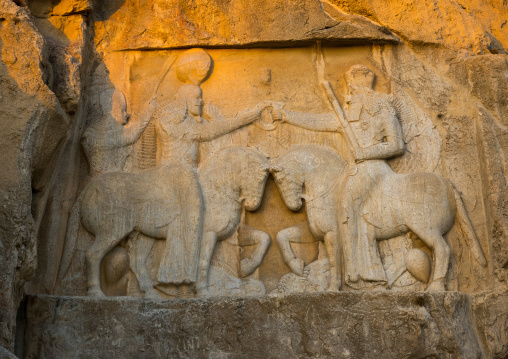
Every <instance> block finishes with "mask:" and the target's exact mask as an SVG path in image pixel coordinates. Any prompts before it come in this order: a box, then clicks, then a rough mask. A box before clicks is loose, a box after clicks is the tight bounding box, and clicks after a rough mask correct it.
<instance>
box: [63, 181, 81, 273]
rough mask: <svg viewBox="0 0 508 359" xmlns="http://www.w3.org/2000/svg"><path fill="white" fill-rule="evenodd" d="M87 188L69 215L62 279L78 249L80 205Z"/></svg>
mask: <svg viewBox="0 0 508 359" xmlns="http://www.w3.org/2000/svg"><path fill="white" fill-rule="evenodd" d="M84 193H85V190H83V191H81V193H80V194H79V196H78V198H77V199H76V202H74V205H73V206H72V209H71V213H70V215H69V221H68V222H67V231H66V233H65V243H64V249H63V252H62V259H61V260H60V268H59V271H58V278H59V279H60V280H61V279H62V278H63V277H64V276H65V273H67V270H68V269H69V266H70V265H71V261H72V257H73V255H74V250H75V249H76V243H77V242H78V233H79V224H80V220H79V215H80V211H79V209H80V207H81V202H82V201H83V195H84Z"/></svg>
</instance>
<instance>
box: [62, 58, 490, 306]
mask: <svg viewBox="0 0 508 359" xmlns="http://www.w3.org/2000/svg"><path fill="white" fill-rule="evenodd" d="M211 61H212V60H211V58H210V56H209V55H208V54H207V53H206V52H205V51H203V50H200V49H193V50H189V51H186V52H184V53H183V54H182V55H181V56H180V57H179V59H178V60H177V62H176V65H175V71H176V75H177V77H178V79H179V80H180V81H181V82H183V85H181V86H180V88H179V89H178V91H177V93H176V94H175V96H174V98H173V99H172V100H171V101H169V102H166V103H163V104H161V105H158V104H157V101H156V100H155V98H156V96H155V97H154V98H153V99H152V100H151V101H150V103H149V105H148V106H147V110H146V111H145V114H144V115H143V116H142V117H141V120H140V121H137V122H135V123H134V124H135V126H130V124H129V125H126V123H127V120H128V115H127V114H126V102H125V97H124V96H123V94H122V93H121V92H119V91H117V90H108V91H106V92H105V93H104V94H103V96H101V106H102V108H103V112H104V113H105V114H107V116H104V117H105V118H103V119H102V120H103V121H102V122H100V123H99V124H97V125H96V126H95V127H91V128H89V129H88V130H87V131H86V133H85V135H84V138H83V147H84V149H85V153H86V154H87V158H88V159H89V162H90V168H91V172H92V174H93V177H94V179H93V180H92V181H91V183H90V184H89V185H88V186H87V187H86V189H85V191H83V194H82V195H81V196H80V197H79V198H78V201H77V202H76V206H75V207H76V209H73V213H74V212H76V213H74V216H73V217H74V220H75V221H76V218H77V217H78V216H79V215H81V219H82V224H83V226H84V228H85V229H86V230H87V231H89V232H90V233H92V234H93V235H94V236H95V241H94V243H93V245H92V246H91V247H90V248H89V249H88V251H87V254H86V260H87V269H88V291H89V294H91V295H102V294H103V293H102V290H101V284H100V283H101V275H102V278H103V280H106V281H107V282H108V283H110V282H113V281H114V279H115V278H118V277H119V276H120V273H121V272H122V271H124V270H126V269H127V268H128V267H129V266H130V267H131V270H132V271H133V273H134V275H135V276H136V279H137V281H138V283H139V287H140V290H141V291H142V292H143V293H144V295H145V296H146V297H160V292H162V293H166V294H168V295H173V296H174V293H176V292H178V290H176V292H175V288H176V287H179V286H180V287H184V286H187V287H189V288H191V289H190V290H191V291H194V290H195V291H196V292H197V294H198V295H217V294H222V295H244V294H245V293H252V294H262V293H264V287H263V284H262V282H260V281H257V280H252V279H249V280H248V281H242V279H241V278H237V277H236V276H235V275H232V273H233V272H234V271H231V270H229V269H228V268H226V267H227V266H226V267H220V266H215V267H214V266H213V261H212V257H213V253H214V250H215V247H216V244H217V242H218V241H221V240H224V239H227V238H228V237H230V236H231V235H232V234H234V233H237V236H238V245H239V246H255V250H254V252H253V253H252V255H250V256H249V257H248V258H243V259H242V260H241V262H240V265H239V268H240V275H239V277H248V276H249V275H250V274H252V273H253V272H254V271H255V270H256V268H258V267H259V266H260V264H261V262H262V260H263V258H264V255H265V254H266V252H267V250H268V247H269V246H270V243H271V239H270V236H269V235H268V234H267V233H265V232H263V231H260V230H257V229H255V228H252V227H249V226H248V225H246V224H245V223H243V220H242V218H241V217H242V212H243V210H244V209H246V210H248V211H253V210H255V209H256V208H257V207H258V206H259V204H260V202H261V198H262V196H263V191H264V186H265V183H266V179H267V176H268V174H267V170H268V169H270V172H271V173H272V175H273V177H274V179H275V183H276V185H277V187H278V188H279V191H280V193H281V195H282V197H283V200H284V202H285V204H286V206H287V207H288V208H289V209H291V210H298V209H299V208H300V207H301V206H302V203H303V202H302V199H304V200H305V205H306V207H305V209H306V213H305V214H306V217H307V224H303V225H304V226H307V225H308V228H309V230H310V233H312V236H308V235H307V236H304V235H302V233H303V232H302V228H303V227H302V226H300V225H296V226H293V227H290V228H286V229H284V230H282V231H280V232H279V233H278V234H277V244H278V246H279V249H280V251H281V254H282V258H283V260H284V262H285V263H286V264H287V265H288V266H289V267H290V269H291V271H292V273H290V274H287V275H285V276H284V278H281V280H280V282H279V284H280V285H279V286H278V289H277V290H276V292H278V293H289V292H293V291H305V292H309V291H320V290H324V289H326V290H328V291H337V290H339V289H340V288H341V285H342V283H341V278H344V279H345V283H346V284H347V285H348V286H349V287H350V288H353V289H366V288H374V287H384V286H387V287H391V286H392V285H393V283H394V281H395V280H397V278H399V277H400V275H401V274H402V272H401V271H400V270H399V268H395V272H394V273H390V275H387V273H386V265H385V263H383V261H382V259H381V255H380V253H379V252H380V250H379V247H378V243H377V241H379V240H384V239H390V238H393V237H396V236H399V235H403V234H405V233H408V232H409V233H414V234H415V235H416V236H418V238H419V239H421V240H422V241H423V242H424V243H425V244H426V245H427V246H428V247H429V248H430V249H431V250H432V252H433V254H434V259H435V266H434V271H433V279H432V283H431V285H430V286H429V290H444V289H445V277H446V273H447V268H448V261H449V257H450V249H449V247H448V245H447V243H446V241H445V240H444V238H443V236H442V235H443V234H445V233H446V232H447V231H448V230H449V229H450V228H451V226H452V225H453V224H454V222H455V218H457V222H458V223H459V224H460V226H461V228H462V229H463V232H464V233H465V234H467V236H466V239H467V240H468V243H469V244H470V247H471V249H472V251H473V254H474V256H475V258H476V259H477V260H478V261H479V262H480V263H481V264H485V263H486V260H485V257H484V255H483V252H482V250H481V247H480V246H479V243H478V240H477V238H476V235H475V233H474V230H473V228H472V226H471V223H470V221H469V218H468V216H467V213H466V211H465V208H464V205H463V204H462V200H461V198H460V196H459V194H458V192H457V191H456V190H455V188H454V187H453V185H452V184H451V183H450V182H448V181H447V180H445V179H444V178H443V177H441V176H439V175H434V174H432V173H428V172H427V173H426V172H423V173H409V174H398V173H397V172H395V171H394V170H393V169H392V168H391V167H390V165H389V164H388V163H387V161H390V162H389V163H390V164H391V165H392V166H393V167H394V168H396V169H397V170H398V171H401V172H413V171H415V169H421V170H426V171H432V170H434V168H435V167H436V165H437V162H436V156H434V152H435V151H434V152H432V151H431V153H432V154H431V155H430V157H431V158H426V159H425V161H422V162H425V163H426V164H427V165H425V166H421V168H418V165H416V166H415V165H413V164H412V160H413V159H415V158H414V157H413V158H410V159H408V160H405V159H404V156H402V155H403V154H404V153H405V146H407V144H408V143H412V145H413V146H414V145H415V144H416V145H418V146H421V144H420V143H417V141H418V140H416V141H414V138H418V137H419V136H421V135H422V134H423V133H424V132H425V131H427V132H428V131H429V127H428V123H427V122H428V121H427V122H426V120H428V118H425V116H424V114H422V113H421V112H420V113H419V112H418V109H417V106H416V105H415V104H414V103H412V102H411V100H410V99H409V98H408V97H407V94H405V93H404V92H403V90H399V91H398V92H397V94H395V96H392V95H384V94H381V93H378V92H376V91H374V90H373V84H374V81H375V75H374V73H373V72H372V71H371V70H369V69H368V68H367V67H366V66H363V65H356V66H353V67H352V68H351V69H350V71H349V72H348V74H347V84H348V93H347V96H346V105H345V107H344V109H345V111H344V110H343V109H342V107H341V105H340V104H339V102H338V100H337V99H336V97H335V95H334V93H333V89H332V88H331V85H330V84H329V83H328V82H327V81H324V79H322V85H323V88H324V89H325V92H326V95H327V97H328V100H329V101H330V103H331V105H332V108H333V110H334V111H333V112H330V113H325V114H311V113H300V112H292V111H287V110H283V106H284V104H283V103H276V102H270V101H265V102H262V103H260V104H258V105H257V106H256V107H254V108H253V109H250V110H246V111H243V112H240V113H238V114H237V115H236V116H235V117H234V118H231V119H226V118H225V116H224V115H223V114H222V112H221V111H220V110H219V109H218V108H217V107H214V106H210V105H207V106H205V104H204V101H203V92H202V90H201V84H202V82H203V81H205V80H206V78H207V77H208V76H209V74H210V69H211ZM320 61H321V62H322V64H324V62H323V61H324V60H323V59H322V58H321V59H320ZM318 70H319V68H318ZM318 72H320V71H318ZM263 74H264V73H263ZM269 75H270V76H268V75H267V76H265V77H266V78H269V77H271V72H269ZM266 82H267V83H269V82H270V81H269V79H268V80H266ZM103 97H104V99H103ZM108 98H109V99H110V102H108ZM408 103H409V105H408ZM107 108H110V109H111V110H109V112H108V111H107V110H106V109H107ZM156 109H157V110H156ZM265 109H270V111H271V113H270V112H266V111H264V110H265ZM155 110H156V111H155ZM154 111H155V113H154ZM267 116H270V117H271V119H268V118H267ZM111 119H114V120H115V122H114V123H109V122H108V121H110V120H111ZM150 119H151V120H152V121H151V123H152V128H153V130H154V135H155V136H156V137H157V140H158V147H159V152H160V155H159V164H158V166H157V167H156V168H153V169H149V170H145V171H142V172H141V173H137V174H133V173H126V172H119V171H122V170H123V167H124V164H125V159H126V158H127V157H128V155H129V154H130V150H128V146H129V145H131V144H132V143H134V142H135V141H137V140H138V139H139V137H140V136H141V133H142V132H143V130H144V129H145V128H146V127H147V126H148V125H149V123H150ZM278 121H280V122H281V123H283V124H285V125H286V126H287V125H291V126H295V127H296V128H302V129H305V130H310V131H317V132H328V133H340V134H342V136H343V137H344V139H345V141H346V143H347V145H348V148H349V149H350V151H351V155H352V156H351V157H352V158H353V161H352V162H350V163H347V161H346V160H345V159H344V158H343V157H341V156H340V155H339V154H338V153H337V152H335V150H333V149H331V148H329V147H327V146H325V147H323V146H317V145H297V146H294V145H293V146H292V147H290V148H289V150H287V151H286V152H285V153H283V154H282V155H280V156H279V157H278V158H275V159H272V161H271V164H270V165H269V163H268V162H267V160H266V156H265V155H266V154H265V155H263V154H260V153H257V152H256V151H254V150H249V149H246V148H240V147H239V148H231V149H227V150H219V151H216V152H212V154H211V155H209V156H208V158H207V159H206V160H205V161H204V162H202V163H201V164H200V165H199V167H198V155H199V145H200V143H202V142H206V141H210V140H213V139H215V138H217V137H219V136H222V135H224V134H227V133H230V132H232V131H234V130H236V129H238V128H240V127H242V126H246V125H248V124H250V123H256V126H257V127H258V128H260V129H262V130H263V131H272V130H274V129H277V130H278V131H282V132H283V131H284V129H285V128H286V129H287V128H288V127H285V126H281V125H278V124H277V122H278ZM415 123H416V124H417V126H416V130H415V126H414V124H415ZM420 123H422V125H421V126H420V128H418V125H419V124H420ZM401 124H402V125H401ZM101 126H102V127H104V128H102V127H101ZM291 126H290V127H291ZM101 131H102V132H101ZM407 132H408V133H410V135H408V134H407ZM431 135H432V134H430V136H429V138H430V137H431ZM411 141H412V142H411ZM431 141H433V140H432V139H431ZM438 147H439V146H438ZM398 158H403V160H401V161H399V160H397V159H398ZM437 158H438V157H437ZM438 160H439V159H438ZM438 160H437V161H438ZM226 164H227V166H226ZM246 164H247V165H246ZM233 167H235V168H233ZM217 172H218V173H217ZM219 174H220V176H219ZM228 176H230V177H231V178H228ZM231 181H233V182H231ZM228 188H229V189H231V191H230V192H228V191H226V189H228ZM81 202H83V203H82V205H81V212H80V211H79V206H78V204H81ZM242 203H243V205H242ZM422 218H425V220H424V221H423V220H422ZM75 227H76V226H74V227H72V228H74V229H75ZM69 228H71V226H69ZM144 236H146V237H144ZM126 238H130V242H134V243H135V244H133V245H132V247H130V248H134V251H133V252H132V253H133V254H134V256H131V261H130V264H129V265H127V264H126V263H127V262H128V255H127V254H126V252H125V250H121V249H119V250H116V251H113V252H112V250H113V248H114V247H115V246H117V244H118V243H119V242H120V241H122V240H124V239H126ZM154 239H165V241H164V250H163V251H162V253H161V255H160V258H161V260H160V264H158V267H155V268H158V270H157V274H156V275H155V277H154V276H153V274H152V275H151V274H150V273H149V270H148V269H147V264H150V265H151V264H154V263H152V262H153V261H152V260H151V259H150V260H149V259H148V256H149V252H150V251H151V250H153V249H152V247H153V245H152V244H151V243H150V241H151V242H153V241H154ZM315 241H319V242H322V243H323V244H324V246H320V252H319V253H320V257H319V260H318V261H315V262H313V263H304V261H303V260H302V259H300V258H298V257H297V256H296V255H295V252H293V249H292V248H291V243H312V242H315ZM71 243H72V242H71ZM66 246H67V244H66ZM129 246H130V245H129ZM70 247H71V248H72V246H70ZM117 248H118V247H117ZM66 251H67V249H66ZM108 252H110V253H111V257H112V260H111V265H112V266H113V264H114V268H113V267H111V268H109V267H108V266H106V267H104V266H103V269H102V272H103V273H101V267H100V266H101V261H102V259H103V258H104V256H105V255H106V254H107V253H108ZM116 252H118V253H117V254H116V255H117V257H118V258H115V257H113V255H114V253H116ZM325 252H326V254H324V253H325ZM134 257H135V258H134ZM148 262H150V263H148ZM342 262H344V263H342ZM399 262H402V263H404V264H405V266H404V268H403V270H407V271H408V272H409V273H411V275H413V277H415V278H416V279H418V280H420V281H422V282H426V281H428V279H429V276H430V260H429V258H428V256H427V255H426V254H425V253H424V252H422V251H421V250H418V249H413V250H410V251H406V252H405V256H404V260H403V261H399ZM63 263H64V265H63V266H61V270H62V268H66V266H67V265H66V264H65V261H63ZM342 267H344V273H342ZM224 268H226V269H224ZM212 269H213V270H212ZM299 278H303V279H302V280H300V279H299ZM228 288H229V289H228ZM298 288H300V289H298ZM176 296H178V295H176Z"/></svg>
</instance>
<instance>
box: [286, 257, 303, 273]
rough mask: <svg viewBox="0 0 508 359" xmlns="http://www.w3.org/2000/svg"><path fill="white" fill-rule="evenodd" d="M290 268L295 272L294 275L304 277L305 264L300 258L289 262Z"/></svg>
mask: <svg viewBox="0 0 508 359" xmlns="http://www.w3.org/2000/svg"><path fill="white" fill-rule="evenodd" d="M288 266H289V268H291V270H292V271H293V273H294V274H296V275H299V276H300V277H303V268H304V267H305V262H304V261H303V260H302V259H300V258H293V259H291V260H289V262H288Z"/></svg>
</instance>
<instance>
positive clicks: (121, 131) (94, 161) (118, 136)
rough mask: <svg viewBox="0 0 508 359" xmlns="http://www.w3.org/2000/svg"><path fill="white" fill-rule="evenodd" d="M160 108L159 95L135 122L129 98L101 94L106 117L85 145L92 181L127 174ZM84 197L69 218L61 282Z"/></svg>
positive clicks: (88, 133)
mask: <svg viewBox="0 0 508 359" xmlns="http://www.w3.org/2000/svg"><path fill="white" fill-rule="evenodd" d="M157 107H158V102H157V95H155V96H153V97H152V98H151V99H150V101H149V102H148V104H147V105H146V106H145V109H144V111H143V112H142V113H141V114H138V115H135V116H132V118H131V116H130V115H129V113H128V112H127V102H126V100H125V96H124V94H123V93H122V92H121V91H120V90H118V89H108V90H105V91H103V92H102V93H101V94H100V108H101V112H102V116H101V117H100V119H99V121H97V123H95V124H92V125H91V126H90V127H88V128H87V129H86V130H85V132H84V134H83V138H82V141H81V145H82V147H83V150H84V152H85V156H86V159H87V162H88V165H89V169H90V176H91V177H92V178H93V177H96V176H99V175H101V174H104V173H108V172H117V171H123V170H124V168H125V165H126V161H127V159H128V157H129V155H130V153H131V145H133V144H134V143H135V142H136V141H137V140H138V139H139V138H140V136H141V134H142V133H143V130H144V129H145V128H146V126H147V125H148V124H149V123H150V118H151V116H152V114H153V113H154V111H155V110H156V109H157ZM83 193H84V190H83V191H82V192H81V193H80V195H79V196H78V198H77V199H76V201H75V203H74V205H73V207H72V210H71V214H70V217H69V223H68V225H67V233H66V241H65V246H64V251H63V255H62V260H61V263H60V269H59V278H60V279H62V278H63V277H64V276H65V274H66V273H67V271H68V270H69V266H70V264H71V260H72V257H73V254H74V251H75V247H76V242H77V241H78V232H79V225H80V220H79V208H80V206H81V202H82V198H83Z"/></svg>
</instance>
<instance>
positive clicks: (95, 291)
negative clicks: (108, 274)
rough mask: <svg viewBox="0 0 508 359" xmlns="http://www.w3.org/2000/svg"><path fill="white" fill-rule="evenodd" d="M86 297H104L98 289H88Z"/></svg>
mask: <svg viewBox="0 0 508 359" xmlns="http://www.w3.org/2000/svg"><path fill="white" fill-rule="evenodd" d="M88 296H90V297H105V296H106V295H105V294H104V292H103V291H102V290H101V289H100V288H90V289H88Z"/></svg>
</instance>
